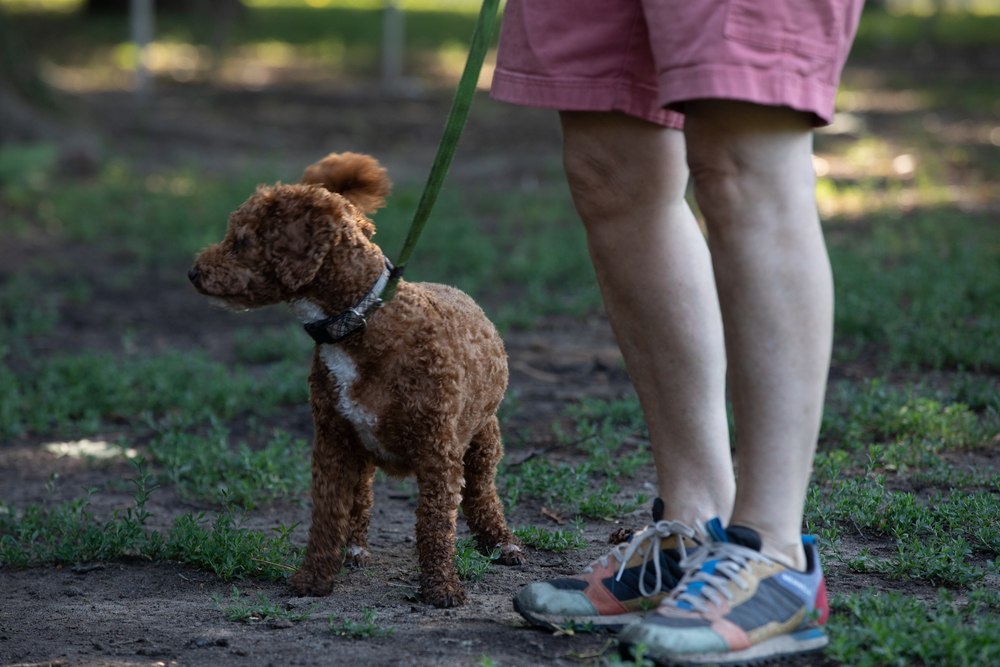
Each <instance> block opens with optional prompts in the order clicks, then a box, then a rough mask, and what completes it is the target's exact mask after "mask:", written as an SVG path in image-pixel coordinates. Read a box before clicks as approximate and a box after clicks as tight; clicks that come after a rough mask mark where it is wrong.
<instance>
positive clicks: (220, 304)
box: [207, 296, 250, 313]
mask: <svg viewBox="0 0 1000 667" xmlns="http://www.w3.org/2000/svg"><path fill="white" fill-rule="evenodd" d="M207 298H208V305H209V306H211V307H212V308H215V309H217V310H227V311H229V312H230V313H245V312H247V311H248V310H250V309H249V308H247V307H246V306H241V305H239V304H238V303H232V302H230V301H227V300H226V299H223V298H222V297H219V296H210V297H207Z"/></svg>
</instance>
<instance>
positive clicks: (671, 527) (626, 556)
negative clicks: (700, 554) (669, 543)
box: [584, 521, 697, 597]
mask: <svg viewBox="0 0 1000 667" xmlns="http://www.w3.org/2000/svg"><path fill="white" fill-rule="evenodd" d="M673 535H676V536H677V550H678V551H679V552H680V554H681V560H682V561H684V560H686V559H687V558H688V553H687V547H686V546H685V545H684V538H685V537H687V538H690V539H696V537H695V536H696V535H697V533H696V532H695V530H694V528H691V527H690V526H689V525H687V524H686V523H683V522H681V521H657V522H656V523H654V524H653V525H652V526H649V527H648V528H646V530H644V531H642V532H641V533H638V534H636V535H633V536H632V539H631V540H629V541H628V542H622V543H621V544H616V545H615V546H614V548H613V549H611V551H609V552H608V553H607V554H605V555H604V556H601V557H600V558H598V559H597V560H596V561H594V562H593V563H592V564H591V565H590V567H588V568H586V569H585V570H584V572H593V571H594V565H596V564H597V563H600V564H601V567H607V566H608V558H609V557H611V556H614V558H615V560H616V561H618V562H619V563H621V567H620V568H619V569H618V576H617V577H615V581H621V578H622V575H623V574H625V569H626V566H627V565H628V562H629V560H630V559H631V558H632V556H633V555H634V554H635V552H636V551H639V550H640V549H642V548H643V546H642V545H643V543H644V542H647V541H648V542H649V548H648V549H646V550H645V551H644V552H643V554H642V567H641V568H640V570H639V594H640V595H642V596H643V597H651V596H653V595H656V594H657V593H659V592H660V591H662V590H663V579H662V578H661V574H662V568H661V567H660V546H661V543H662V541H663V540H664V539H666V538H668V537H671V536H673ZM651 560H652V561H653V570H654V571H655V572H656V586H654V587H653V590H652V591H647V590H646V586H645V581H644V580H645V576H646V569H647V567H648V565H649V562H650V561H651Z"/></svg>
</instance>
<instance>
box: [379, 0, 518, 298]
mask: <svg viewBox="0 0 1000 667" xmlns="http://www.w3.org/2000/svg"><path fill="white" fill-rule="evenodd" d="M499 1H500V0H484V2H483V7H482V9H480V10H479V19H478V20H477V21H476V31H475V32H474V33H472V46H471V47H470V48H469V59H468V60H466V61H465V70H464V71H463V72H462V78H461V80H459V82H458V89H457V90H456V91H455V99H454V100H452V103H451V111H449V112H448V122H446V123H445V125H444V136H442V137H441V143H440V144H439V145H438V151H437V155H435V156H434V165H433V166H432V167H431V173H430V175H429V176H428V177H427V185H425V186H424V192H423V194H422V195H420V203H419V204H417V212H416V213H414V214H413V222H411V223H410V231H409V233H408V234H407V235H406V242H405V243H404V244H403V251H402V252H401V253H399V260H398V261H397V262H396V266H395V269H394V270H393V272H392V274H391V275H390V278H389V282H388V284H387V285H386V287H385V291H384V292H382V301H383V302H384V303H388V302H390V301H392V299H393V297H395V296H396V285H397V284H398V283H399V279H400V278H402V277H403V270H404V269H405V268H406V263H407V262H408V261H410V255H412V254H413V249H414V248H415V247H416V245H417V239H419V238H420V233H421V232H422V231H424V225H426V224H427V218H429V217H430V214H431V209H432V208H434V202H436V201H437V197H438V193H439V192H441V185H442V184H444V179H445V177H446V176H447V175H448V167H449V166H451V158H452V157H454V155H455V148H456V147H457V146H458V140H459V139H460V138H461V137H462V128H464V127H465V120H466V118H468V117H469V109H470V108H471V107H472V97H473V95H474V94H475V92H476V83H477V82H478V81H479V72H480V71H481V70H482V69H483V60H484V59H485V58H486V47H487V46H488V45H489V41H490V36H492V35H493V25H494V24H495V23H496V19H497V5H498V4H499Z"/></svg>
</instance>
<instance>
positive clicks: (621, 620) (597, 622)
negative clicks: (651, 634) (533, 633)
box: [514, 598, 645, 632]
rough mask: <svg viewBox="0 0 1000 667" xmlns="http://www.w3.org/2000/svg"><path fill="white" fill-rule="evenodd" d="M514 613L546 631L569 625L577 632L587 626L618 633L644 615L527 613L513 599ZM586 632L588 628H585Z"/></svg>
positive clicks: (521, 605) (582, 630)
mask: <svg viewBox="0 0 1000 667" xmlns="http://www.w3.org/2000/svg"><path fill="white" fill-rule="evenodd" d="M514 611H516V612H517V613H519V614H520V615H521V616H523V617H524V619H525V620H526V621H528V622H529V623H531V624H532V625H536V626H538V627H540V628H546V629H548V630H565V629H566V626H567V625H569V624H570V623H572V624H573V626H574V629H575V630H576V631H578V632H584V631H585V630H584V627H586V626H587V625H588V624H589V625H591V626H592V627H593V631H594V632H618V631H619V630H621V629H622V628H624V627H625V626H626V625H628V624H629V623H635V622H637V621H641V620H642V619H643V618H645V614H640V613H628V614H619V615H617V616H553V615H549V614H538V613H535V612H531V611H528V610H527V609H526V608H525V606H524V605H523V604H521V601H520V600H518V599H517V598H514ZM587 629H588V630H589V629H590V628H587Z"/></svg>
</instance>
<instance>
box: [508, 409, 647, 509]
mask: <svg viewBox="0 0 1000 667" xmlns="http://www.w3.org/2000/svg"><path fill="white" fill-rule="evenodd" d="M568 414H569V415H570V417H571V418H572V420H573V432H572V433H565V432H563V430H562V428H561V427H560V426H559V424H558V423H556V424H554V425H553V428H554V431H555V434H556V438H557V440H558V441H560V442H561V443H563V447H565V448H566V449H570V448H573V449H576V450H577V451H579V452H580V453H583V454H586V456H587V460H586V461H585V462H583V463H581V464H578V465H570V464H566V463H553V462H552V461H550V460H548V459H545V458H532V459H530V460H525V461H523V462H521V463H519V464H516V465H507V466H501V468H500V472H499V475H498V477H497V479H498V486H499V488H500V489H501V498H502V499H503V501H504V503H505V504H506V505H507V506H508V507H513V506H514V505H515V504H516V503H517V502H519V501H520V500H525V499H537V500H541V501H542V502H543V503H544V504H547V505H550V506H555V507H560V508H562V509H563V510H566V511H569V512H573V513H579V514H581V515H583V516H585V517H589V518H593V519H611V518H614V517H616V516H621V515H623V514H629V513H631V512H634V511H636V510H637V509H638V508H639V506H640V505H642V504H643V503H645V502H646V501H647V498H646V497H645V495H644V494H639V495H637V496H635V497H634V498H632V499H625V500H616V497H617V496H618V494H619V493H620V491H621V487H620V486H619V485H618V484H616V483H615V481H614V480H615V479H616V478H628V477H632V476H633V475H635V473H636V471H637V470H638V469H639V468H641V467H642V466H644V465H647V464H648V463H649V462H650V461H651V460H652V458H651V456H650V454H649V452H648V451H647V449H646V441H645V440H644V439H642V438H636V436H637V435H638V436H647V437H648V434H647V433H646V431H645V422H644V421H643V419H642V412H641V410H640V409H639V403H638V399H637V398H635V397H634V396H633V397H627V398H623V399H618V400H614V401H602V400H596V399H593V400H591V399H585V400H584V401H582V402H581V403H580V404H579V405H577V406H573V407H570V408H569V410H568ZM630 438H632V442H633V443H634V446H635V449H634V451H623V450H625V449H629V448H630V447H631V445H630V446H629V448H626V447H625V443H626V440H628V439H630Z"/></svg>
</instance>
